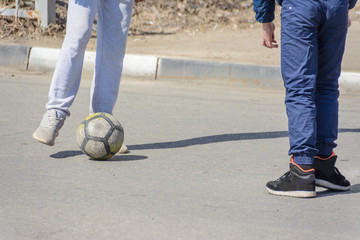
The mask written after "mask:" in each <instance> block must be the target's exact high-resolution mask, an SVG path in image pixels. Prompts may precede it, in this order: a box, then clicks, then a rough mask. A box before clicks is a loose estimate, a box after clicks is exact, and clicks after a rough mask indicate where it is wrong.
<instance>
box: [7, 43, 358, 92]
mask: <svg viewBox="0 0 360 240" xmlns="http://www.w3.org/2000/svg"><path fill="white" fill-rule="evenodd" d="M59 53H60V49H54V48H40V47H25V46H9V45H0V55H1V56H2V57H1V59H0V65H3V66H6V67H11V68H15V69H22V70H24V69H25V70H26V69H28V70H38V71H53V70H54V68H55V65H56V61H57V58H58V55H59ZM95 55H96V54H95V52H86V53H85V59H84V68H83V71H84V72H89V73H92V72H93V69H94V65H95ZM123 75H124V76H127V77H138V78H139V77H140V78H146V79H158V80H178V79H183V80H184V79H185V80H220V81H230V82H237V83H240V84H242V85H244V86H253V87H263V88H283V83H282V78H281V71H280V68H279V67H270V66H256V65H243V64H234V63H224V62H211V61H198V60H192V59H174V58H168V57H157V56H152V55H132V54H126V55H125V58H124V66H123ZM339 83H340V87H341V88H342V89H345V90H350V91H354V90H356V91H357V90H360V73H354V72H343V73H342V74H341V76H340V79H339Z"/></svg>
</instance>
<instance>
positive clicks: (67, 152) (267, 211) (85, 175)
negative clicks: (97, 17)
mask: <svg viewBox="0 0 360 240" xmlns="http://www.w3.org/2000/svg"><path fill="white" fill-rule="evenodd" d="M50 78H51V76H50V75H47V74H42V73H39V72H34V71H28V72H7V73H5V72H4V71H2V73H1V74H0V89H1V90H2V91H1V92H2V94H1V95H0V101H1V112H2V114H1V117H0V122H1V125H0V134H1V145H0V161H1V167H0V169H1V174H0V189H1V193H0V233H1V234H0V239H4V240H8V239H11V240H18V239H19V240H23V239H31V240H33V239H77V240H79V239H87V240H89V239H125V240H126V239H132V240H133V239H137V240H138V239H139V240H142V239H146V240H148V239H167V240H168V239H185V240H192V239H195V240H197V239H207V240H212V239H214V240H215V239H216V240H219V239H276V240H279V239H305V238H306V239H307V238H311V239H326V240H329V239H339V240H341V239H344V240H345V239H346V240H348V239H357V238H358V236H359V235H360V221H359V216H360V205H359V196H360V173H359V171H360V161H359V159H358V158H359V157H358V156H359V155H360V152H359V151H360V149H359V142H360V126H359V122H360V107H359V106H360V98H359V96H358V93H351V92H348V93H346V94H343V95H342V96H341V98H340V123H339V124H340V133H339V139H338V141H337V143H338V144H339V146H338V148H337V149H336V153H337V154H338V155H339V161H338V163H337V165H338V167H339V168H340V170H341V172H342V173H344V174H345V175H346V176H347V178H348V179H349V180H350V181H351V183H352V185H353V186H352V190H351V191H349V192H345V193H337V192H328V191H326V190H325V189H322V188H317V195H318V196H317V198H313V199H297V198H286V197H277V196H272V195H269V194H268V193H267V192H266V191H265V183H266V182H267V181H269V180H274V179H275V178H277V177H279V176H280V175H282V174H283V173H284V172H285V171H286V170H287V169H288V162H289V157H288V155H287V151H288V138H287V119H286V115H285V109H284V104H283V101H284V100H283V97H284V91H283V90H276V89H275V90H270V89H262V88H244V87H243V86H242V85H241V84H236V83H234V82H231V81H230V82H228V83H227V84H223V82H222V81H218V82H216V81H213V82H212V83H211V84H210V83H209V81H196V82H193V81H189V80H186V79H185V80H184V79H182V80H178V81H154V80H148V81H139V80H134V79H132V80H129V79H127V78H125V79H124V80H123V82H122V84H121V89H120V94H119V100H118V103H117V105H116V108H115V112H114V115H115V117H117V118H118V119H119V120H120V122H121V123H122V124H123V126H124V129H125V142H126V144H127V146H128V147H129V149H130V153H129V154H126V155H116V156H115V157H114V158H112V159H111V160H110V161H91V160H89V159H88V158H87V157H86V156H85V155H83V154H82V153H81V152H80V150H79V148H78V146H77V144H76V139H75V132H76V128H77V126H78V124H79V123H80V122H81V120H82V119H83V118H84V117H85V116H86V115H87V112H88V102H89V88H90V79H89V78H84V79H83V81H82V84H81V87H80V91H79V94H78V95H77V98H76V99H75V102H74V104H73V106H72V108H71V109H70V110H71V112H72V115H71V116H70V117H69V118H68V119H67V120H66V122H65V126H64V127H63V129H62V130H61V132H60V135H59V137H58V138H57V141H56V144H55V146H54V147H48V146H45V145H41V144H39V143H38V142H36V141H35V140H33V139H32V138H31V134H32V132H33V131H34V129H35V128H36V127H37V125H38V124H39V121H40V119H41V116H42V114H43V112H44V107H45V106H44V105H45V103H46V101H47V91H48V88H49V84H50Z"/></svg>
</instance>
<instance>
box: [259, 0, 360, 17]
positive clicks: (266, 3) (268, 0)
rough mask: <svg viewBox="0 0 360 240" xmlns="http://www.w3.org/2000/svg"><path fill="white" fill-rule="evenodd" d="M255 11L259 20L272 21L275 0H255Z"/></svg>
mask: <svg viewBox="0 0 360 240" xmlns="http://www.w3.org/2000/svg"><path fill="white" fill-rule="evenodd" d="M353 1H357V0H353ZM254 11H255V13H256V15H255V19H256V20H257V21H259V22H261V23H266V22H272V21H273V20H274V17H275V14H274V11H275V0H254Z"/></svg>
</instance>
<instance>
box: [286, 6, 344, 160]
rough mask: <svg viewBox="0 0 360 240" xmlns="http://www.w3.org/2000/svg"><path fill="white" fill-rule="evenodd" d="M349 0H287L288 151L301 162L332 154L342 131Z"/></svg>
mask: <svg viewBox="0 0 360 240" xmlns="http://www.w3.org/2000/svg"><path fill="white" fill-rule="evenodd" d="M347 21H348V0H301V1H299V0H284V1H283V3H282V10H281V71H282V76H283V80H284V86H285V89H286V98H285V104H286V112H287V116H288V120H289V121H288V125H289V126H288V127H289V139H290V150H289V155H293V156H294V161H295V162H296V163H298V164H312V163H313V159H314V156H315V155H317V154H322V155H330V154H331V153H332V151H333V148H335V147H336V144H335V140H336V139H337V134H338V97H339V90H338V88H339V85H338V78H339V76H340V72H341V61H342V57H343V53H344V47H345V38H346V33H347Z"/></svg>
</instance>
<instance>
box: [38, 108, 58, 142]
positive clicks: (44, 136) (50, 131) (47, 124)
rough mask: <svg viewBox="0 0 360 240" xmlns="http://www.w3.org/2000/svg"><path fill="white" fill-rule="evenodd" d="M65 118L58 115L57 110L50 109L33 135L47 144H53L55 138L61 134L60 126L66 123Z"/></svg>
mask: <svg viewBox="0 0 360 240" xmlns="http://www.w3.org/2000/svg"><path fill="white" fill-rule="evenodd" d="M64 122H65V118H61V117H57V115H56V110H55V109H50V110H48V111H47V112H46V113H45V114H44V116H43V118H42V120H41V123H40V126H39V127H38V128H37V129H36V131H35V132H34V133H33V135H32V137H33V138H34V139H35V140H37V141H39V142H41V143H44V144H46V145H49V146H53V145H54V144H55V138H56V137H57V136H58V135H59V130H60V128H61V127H62V126H63V125H64Z"/></svg>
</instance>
